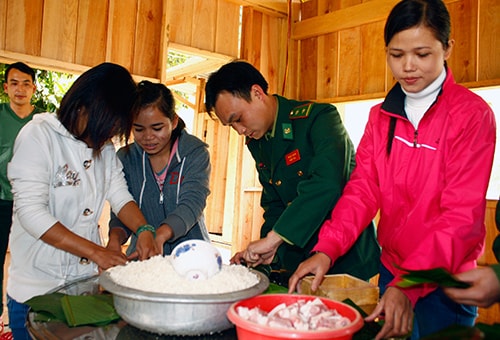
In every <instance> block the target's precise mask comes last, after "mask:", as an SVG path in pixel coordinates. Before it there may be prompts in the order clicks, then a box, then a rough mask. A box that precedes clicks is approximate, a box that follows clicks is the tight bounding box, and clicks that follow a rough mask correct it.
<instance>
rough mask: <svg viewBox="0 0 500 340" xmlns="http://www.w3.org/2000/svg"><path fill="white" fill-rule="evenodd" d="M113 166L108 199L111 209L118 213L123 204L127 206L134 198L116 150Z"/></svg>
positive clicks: (113, 155) (113, 154)
mask: <svg viewBox="0 0 500 340" xmlns="http://www.w3.org/2000/svg"><path fill="white" fill-rule="evenodd" d="M111 147H112V145H111ZM111 168H112V169H111V171H112V176H111V184H110V187H109V192H108V195H107V197H106V199H107V200H108V202H109V205H110V206H111V209H112V210H113V211H116V212H117V213H118V212H120V210H121V209H122V208H123V206H125V204H127V203H128V202H130V201H134V198H133V197H132V194H130V192H129V190H128V185H127V180H126V179H125V173H124V172H123V165H122V162H121V161H120V159H119V158H118V157H117V156H116V153H114V150H113V152H112V160H111Z"/></svg>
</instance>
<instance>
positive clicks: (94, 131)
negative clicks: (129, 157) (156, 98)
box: [57, 63, 137, 155]
mask: <svg viewBox="0 0 500 340" xmlns="http://www.w3.org/2000/svg"><path fill="white" fill-rule="evenodd" d="M136 94H137V86H136V83H135V82H134V80H133V79H132V76H131V75H130V73H129V71H127V69H125V68H124V67H122V66H120V65H117V64H112V63H102V64H100V65H98V66H95V67H93V68H91V69H89V70H88V71H86V72H84V73H82V75H80V76H79V77H78V78H77V79H76V81H75V82H74V83H73V85H72V86H71V87H70V89H69V90H68V92H67V93H66V94H65V95H64V97H63V99H62V101H61V106H60V108H59V110H57V116H58V118H59V120H60V121H61V123H62V124H63V125H64V127H65V128H66V129H67V130H68V131H69V132H70V133H71V134H73V135H74V136H75V137H76V138H78V139H81V140H89V141H90V143H91V145H90V147H91V148H92V149H93V150H94V153H95V154H96V155H99V154H100V150H101V148H102V146H103V145H104V144H105V143H106V142H107V141H108V140H109V139H110V138H111V137H115V136H118V137H119V138H120V139H121V140H125V141H127V140H128V139H129V137H130V132H131V130H132V108H133V104H134V101H135V97H136ZM85 121H86V124H85V128H84V129H83V131H81V126H80V124H82V122H85Z"/></svg>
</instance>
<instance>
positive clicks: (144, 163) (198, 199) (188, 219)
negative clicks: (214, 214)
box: [109, 130, 210, 255]
mask: <svg viewBox="0 0 500 340" xmlns="http://www.w3.org/2000/svg"><path fill="white" fill-rule="evenodd" d="M173 152H175V154H174V155H173V157H172V160H171V162H170V165H169V167H168V169H167V176H166V177H165V183H164V186H163V193H162V192H160V188H159V187H158V184H157V183H156V179H155V177H154V174H153V169H152V168H151V163H150V162H149V157H148V155H147V153H146V152H145V151H144V150H143V149H142V148H141V147H140V146H139V145H138V144H137V143H132V144H130V145H128V146H126V147H123V148H121V149H120V150H119V151H118V157H119V159H120V160H121V161H122V164H123V171H124V172H125V178H126V179H127V183H128V186H129V190H130V192H131V193H132V195H133V197H134V199H135V201H136V202H137V204H138V205H139V207H140V209H141V211H142V213H143V214H144V217H146V221H147V222H148V223H149V224H151V225H153V226H154V227H155V229H158V227H159V226H160V225H161V224H164V223H166V224H168V225H169V226H170V227H171V228H172V230H173V232H174V236H173V237H172V239H170V240H169V241H168V242H165V244H164V246H163V254H164V255H169V254H170V253H171V252H172V249H173V248H175V246H176V245H177V244H179V243H181V242H183V241H185V240H188V239H204V240H206V241H209V240H210V238H209V235H208V231H207V228H206V226H205V221H204V218H203V210H204V209H205V206H206V201H207V197H208V195H209V194H210V190H209V178H210V156H209V153H208V145H207V144H205V143H204V142H203V141H201V140H200V139H198V138H197V137H195V136H193V135H190V134H188V133H187V132H186V131H185V130H182V132H181V135H180V136H179V138H178V146H177V149H176V150H175V149H174V150H173ZM109 227H110V230H111V228H116V227H118V228H123V230H125V232H126V233H127V235H129V236H130V235H131V234H132V233H131V231H130V230H129V229H128V228H126V227H125V226H124V225H123V224H122V223H121V221H120V220H119V219H118V218H117V217H116V215H114V214H111V220H110V222H109ZM136 242H137V237H136V236H135V234H132V239H131V243H130V246H129V247H128V249H127V254H131V253H132V252H133V251H135V246H136Z"/></svg>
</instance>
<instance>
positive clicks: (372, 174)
mask: <svg viewBox="0 0 500 340" xmlns="http://www.w3.org/2000/svg"><path fill="white" fill-rule="evenodd" d="M378 115H379V111H378V108H377V107H374V108H372V109H371V111H370V117H369V119H368V123H367V124H366V127H365V131H364V133H363V136H362V138H361V140H360V143H359V147H358V149H357V152H356V167H355V168H354V171H353V173H352V175H351V177H350V179H349V182H348V183H347V185H346V187H345V188H344V191H343V193H342V197H341V198H340V199H339V200H338V202H337V204H336V205H335V208H334V209H333V211H332V213H331V216H330V218H329V219H328V220H326V221H325V223H324V224H323V225H322V227H321V230H320V233H319V237H318V242H317V243H316V245H315V246H314V248H313V251H315V252H317V251H319V252H322V253H325V254H327V255H328V256H329V257H330V258H331V260H332V265H333V263H334V262H335V261H336V260H337V258H339V257H340V256H342V255H343V254H345V253H346V252H347V251H348V250H349V248H350V247H351V246H352V245H353V244H354V242H355V241H356V239H357V238H358V236H359V235H360V234H361V232H362V231H363V229H364V228H365V227H366V226H367V225H368V224H369V222H370V221H372V220H373V218H374V217H375V215H376V213H377V210H378V207H379V204H380V203H379V195H380V189H379V186H378V179H377V171H376V168H375V163H374V160H373V153H374V147H373V128H374V125H376V123H375V122H374V120H375V118H376V117H377V116H378Z"/></svg>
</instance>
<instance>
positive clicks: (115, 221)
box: [108, 148, 132, 242]
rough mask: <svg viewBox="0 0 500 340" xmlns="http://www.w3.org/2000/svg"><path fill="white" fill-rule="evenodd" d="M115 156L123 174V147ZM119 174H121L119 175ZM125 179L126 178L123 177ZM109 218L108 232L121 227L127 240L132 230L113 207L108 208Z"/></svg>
mask: <svg viewBox="0 0 500 340" xmlns="http://www.w3.org/2000/svg"><path fill="white" fill-rule="evenodd" d="M116 157H117V159H118V161H119V162H120V164H121V166H122V171H123V174H125V168H124V167H123V163H122V162H123V157H125V148H121V149H120V150H119V151H118V152H117V153H116ZM120 176H121V175H120ZM125 181H126V179H125ZM109 216H110V219H109V224H108V226H109V231H108V233H109V232H111V230H112V229H113V228H120V229H122V230H123V231H124V232H125V235H127V237H126V239H125V242H126V240H128V238H129V237H130V236H131V235H132V231H131V230H130V229H129V228H127V227H126V226H125V224H123V223H122V221H120V219H119V218H118V216H116V214H115V213H114V212H113V209H112V208H111V209H110V214H109Z"/></svg>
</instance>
